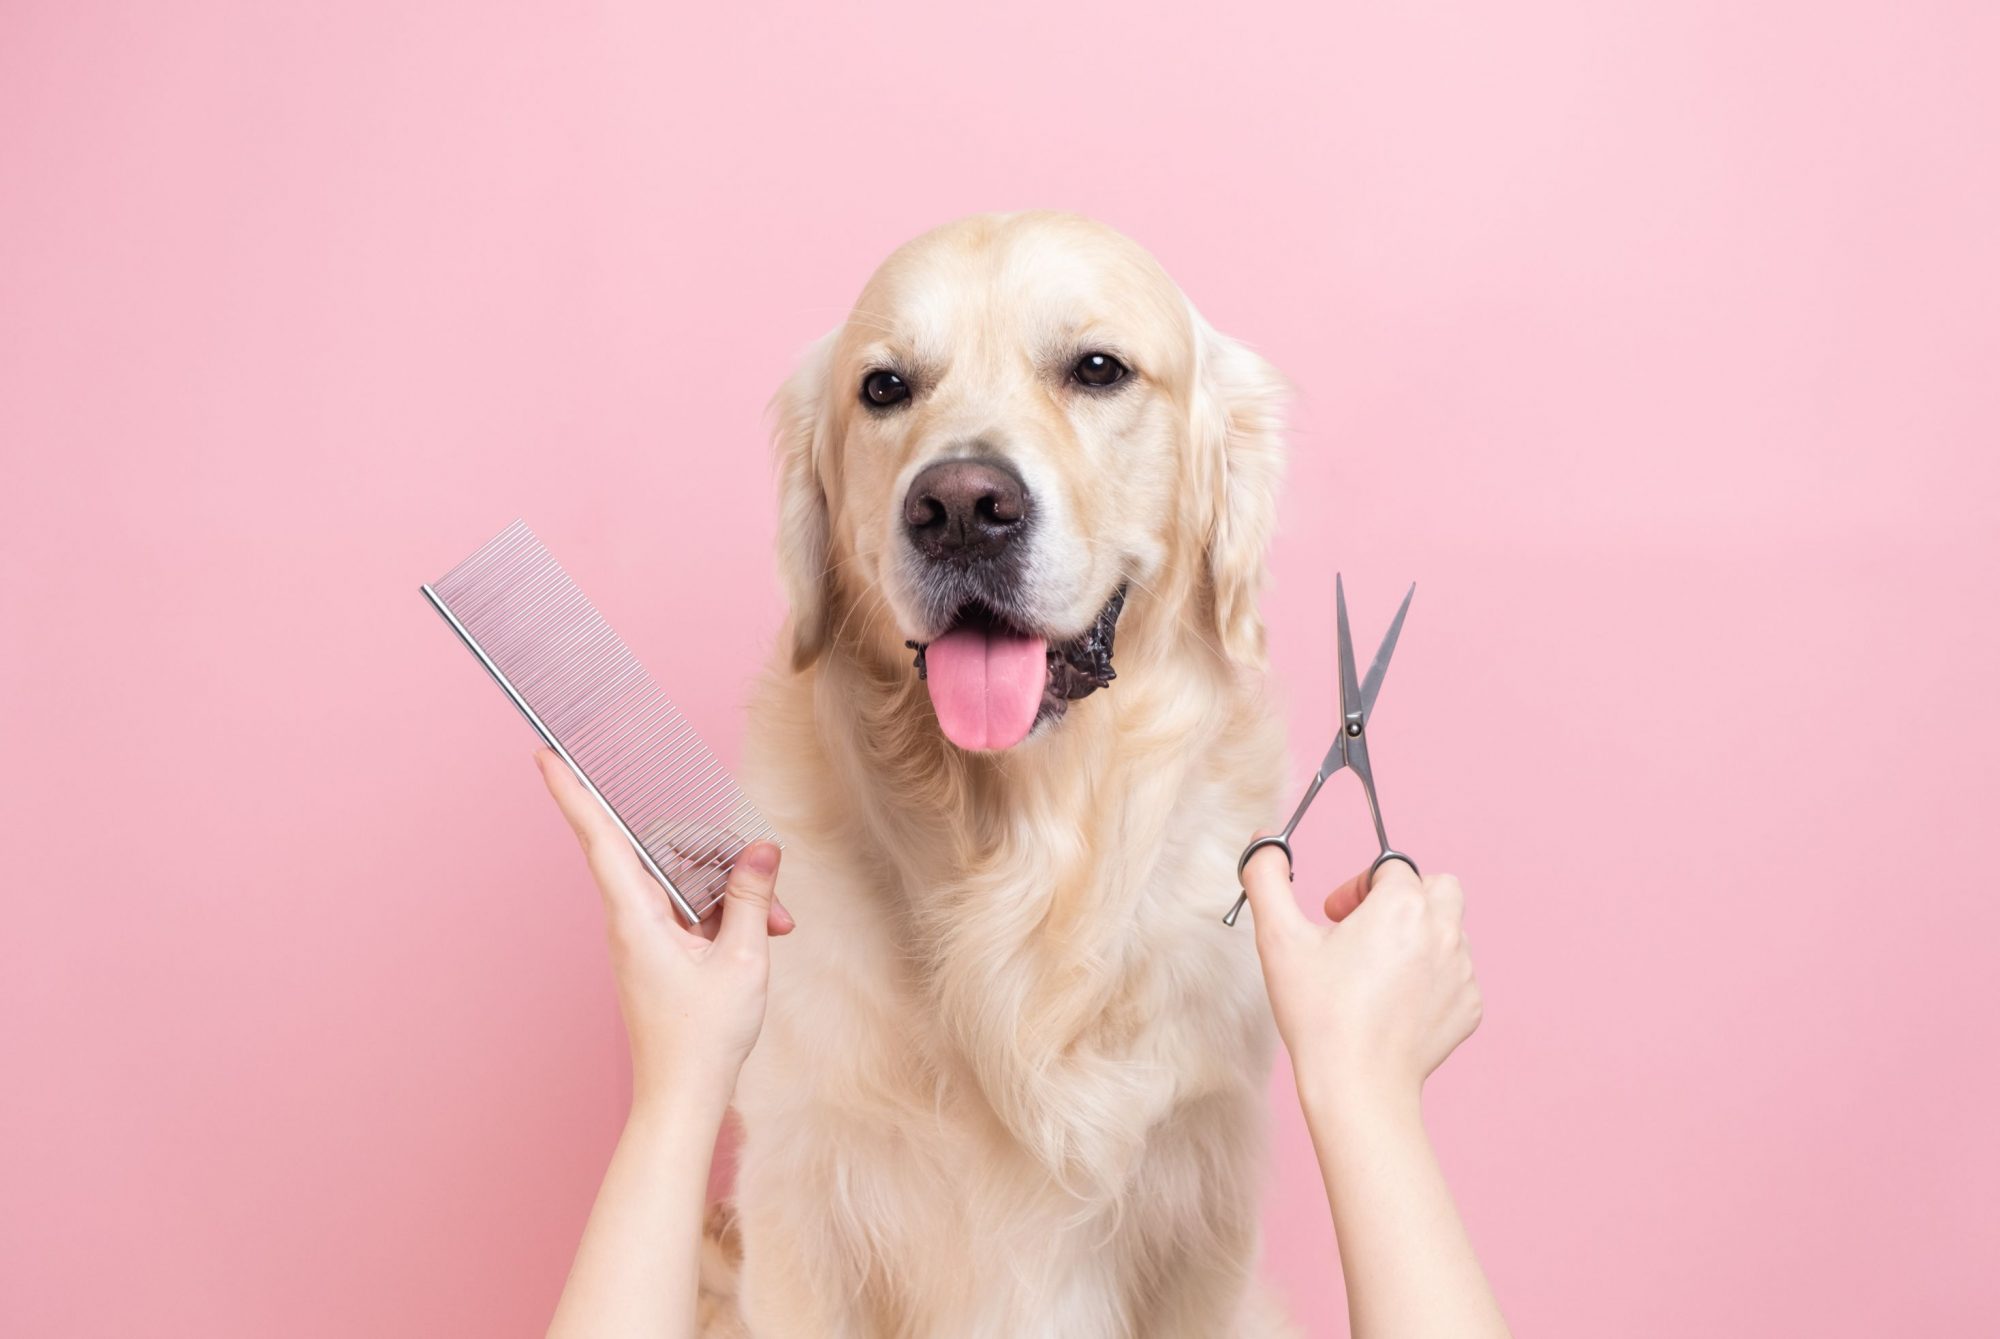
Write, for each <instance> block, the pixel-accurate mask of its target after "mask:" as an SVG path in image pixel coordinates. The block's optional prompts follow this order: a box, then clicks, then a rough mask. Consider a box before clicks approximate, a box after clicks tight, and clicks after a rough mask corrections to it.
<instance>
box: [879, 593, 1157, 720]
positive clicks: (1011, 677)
mask: <svg viewBox="0 0 2000 1339" xmlns="http://www.w3.org/2000/svg"><path fill="white" fill-rule="evenodd" d="M1124 608H1125V587H1124V586H1122V585H1121V586H1120V587H1119V588H1118V590H1117V591H1116V592H1115V593H1114V594H1113V595H1112V597H1111V599H1110V600H1109V601H1107V602H1106V603H1105V606H1104V608H1103V609H1102V610H1101V611H1099V613H1098V615H1097V617H1096V619H1095V620H1093V621H1092V623H1091V625H1090V626H1089V627H1088V628H1085V629H1084V630H1083V632H1082V633H1081V634H1080V635H1078V636H1075V637H1072V638H1069V639H1068V640H1067V641H1061V642H1050V641H1049V640H1048V639H1047V638H1046V637H1043V636H1041V635H1039V634H1037V633H1033V632H1027V631H1024V630H1022V629H1021V628H1018V627H1016V626H1014V625H1013V624H1012V623H1010V622H1009V621H1008V620H1007V619H1006V618H1004V617H1003V616H1001V615H1000V614H997V613H995V612H994V611H993V610H991V609H989V608H988V607H987V606H985V605H984V604H981V603H979V602H978V601H973V602H971V603H968V604H966V605H965V606H964V607H963V608H961V609H960V610H959V611H958V613H957V614H956V615H954V616H953V618H952V623H951V627H950V629H949V630H948V631H947V632H945V633H944V634H943V635H942V636H940V637H937V638H936V639H934V640H932V641H929V642H909V643H907V645H908V646H909V647H910V649H911V650H913V651H915V652H916V653H917V660H916V668H917V677H918V678H920V679H922V680H923V681H924V685H925V687H927V688H928V689H929V690H930V695H931V706H932V708H933V709H935V710H936V712H937V718H938V726H939V728H940V729H942V730H943V731H944V735H945V738H946V739H949V740H950V741H951V742H952V743H954V744H956V745H958V746H959V747H960V748H962V749H970V750H974V751H988V750H995V749H1007V748H1012V747H1013V746H1014V745H1016V744H1018V743H1020V742H1021V741H1022V740H1024V739H1026V738H1027V737H1028V735H1029V734H1030V733H1032V732H1033V731H1034V729H1035V727H1036V726H1037V725H1039V724H1041V723H1042V722H1044V721H1053V720H1056V719H1058V718H1060V717H1061V716H1062V714H1063V713H1064V712H1065V711H1067V710H1068V709H1069V704H1070V703H1071V702H1074V701H1075V700H1076V699H1077V698H1080V697H1088V696H1089V695H1090V694H1092V693H1094V692H1096V691H1097V690H1098V689H1100V688H1104V687H1106V686H1108V685H1109V684H1110V683H1111V681H1112V680H1113V679H1114V678H1116V677H1118V676H1117V672H1116V671H1114V670H1113V669H1112V668H1111V649H1112V637H1113V635H1114V634H1115V633H1116V632H1117V629H1118V615H1119V614H1120V613H1122V612H1123V611H1124Z"/></svg>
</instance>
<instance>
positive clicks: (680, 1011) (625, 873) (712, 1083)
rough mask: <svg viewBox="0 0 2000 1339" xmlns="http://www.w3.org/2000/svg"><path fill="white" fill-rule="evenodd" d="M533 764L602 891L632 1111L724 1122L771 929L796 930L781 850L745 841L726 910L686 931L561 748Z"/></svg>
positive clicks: (763, 975)
mask: <svg viewBox="0 0 2000 1339" xmlns="http://www.w3.org/2000/svg"><path fill="white" fill-rule="evenodd" d="M535 765H536V766H537V767H539V768H540V769H541V772H542V780H543V781H544V782H545V783H547V785H548V788H549V794H551V795H553V796H554V797H555V801H556V804H557V806H558V807H559V808H561V810H562V813H563V817H564V818H566V819H568V820H569V825H570V828H571V829H572V830H573V831H574V832H575V833H576V838H577V841H578V842H579V843H580V844H581V845H582V846H583V853H584V858H585V859H586V860H587V861H589V863H590V872H591V875H592V877H593V878H595V879H596V881H597V888H598V891H599V892H601V893H602V894H603V895H604V919H605V926H606V929H607V930H608V932H609V934H610V938H611V965H612V968H613V970H614V971H615V972H616V973H617V976H618V1006H619V1009H620V1011H621V1012H622V1013H623V1014H624V1016H625V1032H626V1035H627V1037H628V1038H629V1039H630V1043H631V1048H632V1107H633V1110H634V1111H635V1112H637V1111H640V1110H643V1109H649V1108H652V1107H655V1106H658V1105H662V1104H664V1103H665V1102H667V1101H668V1099H670V1098H678V1099H679V1100H682V1101H693V1102H696V1103H699V1104H701V1105H702V1106H704V1107H708V1108H712V1109H713V1111H714V1114H715V1118H716V1119H717V1120H718V1121H719V1120H720V1119H721V1115H722V1108H723V1107H726V1106H727V1105H728V1103H729V1097H730V1094H731V1093H732V1092H733V1091H734V1090H735V1087H736V1074H737V1071H738V1070H739V1069H741V1068H742V1066H743V1060H744V1058H745V1057H746V1056H748V1055H749V1054H750V1047H751V1046H752V1045H753V1044H754V1043H755V1042H756V1040H757V1033H758V1032H759V1031H760V1030H761V1029H762V1027H763V1025H764V998H765V985H766V982H767V981H768V980H769V975H770V964H771V950H770V936H771V935H782V934H789V933H790V932H791V930H792V926H793V922H792V917H791V913H790V912H788V911H786V910H785V908H784V906H783V905H782V904H781V903H779V901H778V900H777V894H776V885H777V875H778V855H779V852H778V848H777V847H775V846H773V845H771V844H770V843H769V842H759V843H757V844H756V845H753V846H747V847H745V848H744V849H743V852H742V853H741V854H740V855H738V856H737V857H736V863H735V865H734V866H733V867H732V868H731V870H730V872H729V884H728V887H727V889H726V890H725V892H724V895H723V908H722V915H721V916H719V917H709V918H708V919H706V920H704V921H702V922H701V924H700V925H699V926H698V927H696V928H694V929H690V928H688V927H687V926H686V925H684V924H682V922H681V920H680V917H679V916H678V914H676V912H675V911H674V909H673V907H672V905H671V904H670V903H669V902H668V901H667V897H666V894H665V893H664V892H663V891H662V890H661V888H660V885H659V884H658V883H657V882H655V881H654V879H653V876H652V875H651V874H648V873H647V872H646V867H645V866H644V865H643V864H641V863H640V861H639V856H638V853H637V852H636V851H634V850H633V849H632V843H631V841H630V840H629V839H628V838H627V837H626V836H625V834H624V833H623V832H622V831H620V830H619V828H618V826H617V824H615V823H613V822H612V821H611V817H610V815H608V814H606V813H605V812H604V808H603V806H602V805H600V804H598V803H597V801H596V800H595V799H594V798H592V796H591V794H590V792H589V791H588V790H586V789H584V786H583V784H582V783H581V782H579V781H578V780H577V779H576V776H575V774H573V773H572V772H571V771H570V770H569V768H568V767H567V766H565V765H564V763H563V761H562V760H561V759H560V758H558V757H557V756H556V755H555V752H554V751H553V750H551V749H540V750H538V751H537V752H536V754H535Z"/></svg>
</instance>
